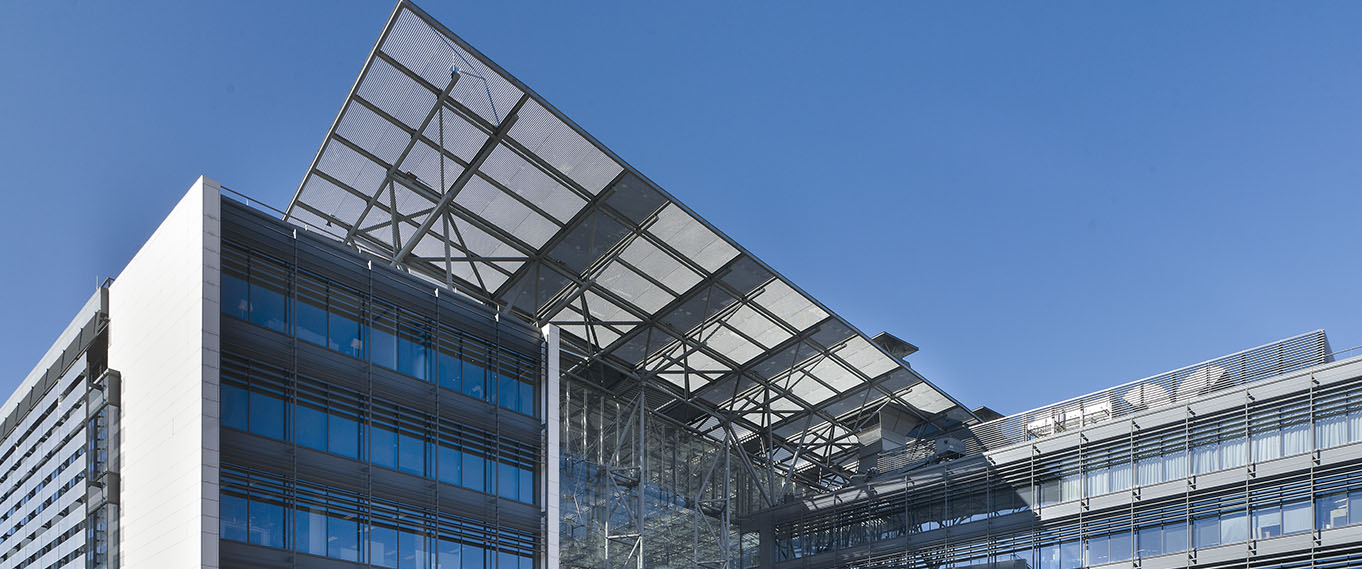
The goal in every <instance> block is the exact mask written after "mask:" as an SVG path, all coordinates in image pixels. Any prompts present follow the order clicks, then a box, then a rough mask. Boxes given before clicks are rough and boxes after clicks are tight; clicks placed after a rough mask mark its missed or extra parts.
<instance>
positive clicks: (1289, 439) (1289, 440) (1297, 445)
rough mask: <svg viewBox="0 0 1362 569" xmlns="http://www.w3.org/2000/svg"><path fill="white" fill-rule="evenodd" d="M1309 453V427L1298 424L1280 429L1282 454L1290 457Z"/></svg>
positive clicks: (1301, 423)
mask: <svg viewBox="0 0 1362 569" xmlns="http://www.w3.org/2000/svg"><path fill="white" fill-rule="evenodd" d="M1309 451H1310V425H1309V424H1308V423H1303V422H1298V423H1295V424H1291V425H1287V426H1285V427H1282V454H1283V455H1284V456H1291V455H1294V454H1301V453H1304V452H1309Z"/></svg>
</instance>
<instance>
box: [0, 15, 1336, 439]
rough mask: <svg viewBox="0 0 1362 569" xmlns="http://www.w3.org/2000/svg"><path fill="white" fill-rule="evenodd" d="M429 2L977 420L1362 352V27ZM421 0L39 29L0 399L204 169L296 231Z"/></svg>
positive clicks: (13, 34) (7, 153) (1255, 18)
mask: <svg viewBox="0 0 1362 569" xmlns="http://www.w3.org/2000/svg"><path fill="white" fill-rule="evenodd" d="M423 7H424V8H425V9H426V10H427V11H429V12H430V13H431V14H433V15H434V16H435V17H437V18H438V19H440V20H441V21H443V22H444V23H446V24H447V25H448V26H449V27H450V28H451V29H453V30H454V31H455V32H456V33H458V34H460V35H461V36H463V37H464V38H465V39H466V40H468V41H469V42H470V43H472V44H473V45H474V46H477V47H478V48H479V49H480V50H481V51H483V52H484V53H485V54H487V55H488V56H490V57H491V58H493V59H494V60H496V61H497V62H498V63H500V64H501V65H502V66H503V67H505V68H506V69H508V70H509V71H510V72H511V73H514V74H516V75H517V76H518V77H519V78H520V79H521V80H523V81H524V82H525V83H526V84H528V85H530V86H531V87H532V88H534V89H535V90H537V91H538V92H539V93H540V94H542V95H543V96H544V97H545V98H547V99H548V100H549V101H551V102H553V103H554V104H555V105H556V106H558V107H559V108H560V109H561V110H562V111H563V112H565V113H566V114H567V115H568V116H570V117H572V118H573V119H574V120H575V121H576V122H578V123H579V124H580V125H582V126H583V127H584V128H585V129H587V130H588V131H590V132H591V133H593V134H594V135H595V136H596V137H597V138H598V139H600V140H601V141H603V142H604V143H605V144H607V145H609V146H610V147H611V148H612V149H613V150H615V151H616V152H617V153H618V154H619V155H620V156H622V157H623V158H624V159H625V160H628V161H629V162H630V163H632V164H633V165H634V166H635V167H637V168H639V169H640V170H641V171H643V172H644V173H646V174H647V175H648V176H649V177H651V178H652V179H653V180H655V181H657V182H658V183H659V184H661V185H662V186H663V187H665V188H667V189H668V190H669V191H670V192H671V193H672V194H674V195H675V196H677V197H678V198H679V199H681V200H682V201H684V202H685V203H687V204H688V205H690V206H691V207H692V208H693V209H695V210H696V211H697V212H699V213H700V214H701V215H703V216H705V217H707V218H708V219H709V220H711V221H712V222H713V223H714V224H715V225H716V226H718V227H719V228H720V229H722V230H723V231H725V232H727V233H728V234H729V235H730V236H732V237H733V238H735V239H736V240H737V241H739V242H740V243H742V244H744V245H745V246H746V247H747V248H748V249H749V250H751V251H752V252H754V253H755V254H757V255H758V256H760V257H762V258H763V259H764V260H766V261H767V262H768V263H769V264H771V265H772V266H773V267H775V268H776V269H777V270H779V271H781V272H782V273H784V274H785V275H786V276H787V277H789V278H790V279H791V280H793V281H794V282H795V283H797V284H799V285H800V286H801V287H802V288H804V289H805V290H806V291H808V292H809V293H811V294H813V295H814V296H815V297H817V298H819V299H820V300H822V301H823V302H824V303H825V304H827V305H828V306H829V307H831V308H832V309H833V310H836V311H838V312H840V313H841V314H842V315H843V316H845V317H846V318H847V319H849V320H850V321H851V322H853V323H854V324H856V325H858V326H859V327H861V328H862V329H863V330H865V331H866V332H869V333H872V334H873V333H875V332H878V331H880V330H888V331H890V332H892V333H894V334H896V335H898V336H900V337H902V338H904V339H906V340H908V341H910V342H913V343H915V344H917V345H918V346H920V347H921V348H922V351H921V352H919V353H918V354H915V355H913V356H911V357H910V359H909V361H910V362H911V363H912V365H913V366H914V367H915V368H917V369H918V370H920V371H922V372H923V373H924V374H925V375H926V376H927V377H929V378H930V379H932V380H933V381H934V382H935V383H937V384H938V385H940V386H941V387H943V388H945V389H946V390H948V391H949V392H951V393H952V394H953V395H955V396H956V397H957V398H959V399H960V400H961V401H962V402H964V403H965V404H966V405H969V406H971V407H973V406H978V405H988V406H991V407H993V408H995V409H998V410H1000V411H1003V412H1005V413H1011V412H1018V411H1022V410H1025V409H1028V408H1031V407H1035V406H1038V405H1041V404H1044V403H1047V402H1051V401H1056V400H1059V399H1063V398H1067V397H1070V396H1074V395H1079V394H1082V393H1086V392H1089V391H1093V390H1096V389H1099V388H1101V387H1104V386H1108V385H1112V384H1115V383H1120V382H1124V381H1128V380H1133V379H1138V378H1140V377H1144V376H1147V375H1151V374H1154V373H1157V372H1160V371H1164V370H1167V369H1171V368H1174V367H1179V366H1182V365H1185V364H1190V363H1195V362H1197V361H1201V360H1204V359H1207V358H1210V357H1213V356H1216V355H1220V354H1223V353H1228V352H1232V351H1236V350H1238V349H1242V348H1247V347H1250V346H1255V345H1258V344H1261V343H1265V342H1269V341H1272V340H1275V339H1279V338H1283V337H1286V336H1290V335H1294V334H1297V333H1300V332H1305V331H1308V330H1313V329H1316V328H1325V329H1327V330H1328V331H1329V332H1330V335H1331V340H1332V343H1333V346H1334V347H1335V348H1345V347H1350V346H1353V345H1357V344H1362V322H1360V321H1359V315H1360V313H1362V294H1359V292H1358V291H1359V288H1360V287H1359V283H1362V268H1359V263H1358V259H1359V257H1360V255H1359V247H1358V244H1359V239H1358V236H1357V233H1358V227H1359V223H1358V220H1359V216H1360V214H1362V192H1359V191H1358V182H1359V180H1362V104H1359V103H1358V101H1362V34H1358V33H1357V30H1358V29H1359V28H1362V4H1358V3H1327V4H1324V3H1320V4H1295V3H1239V2H1236V3H1228V2H1207V3H1175V2H1140V3H1109V2H1107V3H1051V2H1046V3H938V4H927V3H897V2H896V3H857V4H855V5H854V6H852V7H841V6H835V5H834V4H831V3H793V4H791V3H774V2H753V3H731V4H730V3H719V2H699V3H671V4H664V3H634V2H616V3H600V4H587V3H582V2H571V3H566V2H564V3H544V4H537V3H536V4H511V3H491V2H478V3H473V2H441V3H437V2H426V3H425V4H424V5H423ZM391 8H392V6H391V4H388V3H386V2H374V3H352V4H341V3H333V2H314V3H304V2H271V3H266V2H234V3H218V4H216V5H183V4H180V3H169V2H166V3H153V2H138V3H112V2H104V3H101V2H19V3H9V4H7V5H6V8H5V10H6V15H5V17H3V18H0V77H4V79H5V81H4V85H5V88H3V89H0V109H3V112H0V172H3V174H2V176H3V177H0V184H3V187H4V188H5V189H4V195H5V196H6V198H7V199H8V204H9V207H8V208H7V215H6V216H5V217H6V219H5V223H3V224H0V242H2V243H5V244H6V245H7V246H5V247H3V248H0V266H3V267H5V269H4V270H3V271H0V295H3V297H4V298H7V299H9V302H8V303H6V304H7V310H6V311H5V314H4V321H5V323H6V325H5V326H0V391H4V392H5V393H8V392H9V391H10V390H12V389H13V387H14V386H16V385H17V384H18V382H19V381H20V380H21V379H22V378H23V376H24V375H25V374H26V373H27V372H28V370H29V369H30V368H31V367H32V366H33V364H34V363H35V362H36V361H37V359H38V357H39V356H40V355H41V354H42V353H43V352H44V351H45V350H46V348H47V347H48V346H49V344H50V343H51V342H52V341H53V340H54V339H55V337H56V335H57V334H58V333H59V332H60V330H61V329H62V328H63V327H64V326H65V325H66V323H67V322H68V321H69V319H70V317H71V315H72V314H74V312H75V310H76V309H77V308H79V306H80V305H81V304H82V303H83V302H84V301H85V299H87V298H88V297H89V295H90V294H91V293H92V292H93V290H94V287H95V285H96V283H98V282H99V281H100V280H102V279H103V278H104V277H107V276H111V275H115V274H117V272H118V270H119V269H120V268H121V267H122V266H123V265H124V264H125V263H126V262H127V260H128V259H129V258H130V257H131V256H132V254H133V253H134V252H135V251H136V249H137V247H138V246H139V245H140V244H141V243H142V241H143V240H145V239H146V238H147V237H148V236H149V235H150V234H151V232H152V230H153V229H154V228H155V226H156V224H157V223H158V222H159V220H160V219H161V218H162V217H163V216H164V215H165V214H166V213H168V212H169V210H170V208H171V206H172V205H173V204H174V202H175V200H176V198H177V197H178V196H180V195H181V194H182V193H183V192H184V191H185V190H186V189H187V187H188V186H189V184H190V183H192V182H193V180H194V179H195V178H196V177H197V176H199V175H200V174H206V175H208V176H210V177H213V178H216V179H218V180H219V181H221V182H222V183H223V184H225V185H227V186H229V187H231V188H233V189H236V190H239V191H241V192H244V193H246V194H248V195H251V196H253V197H255V198H256V199H259V200H261V201H264V202H266V203H269V204H272V205H275V206H276V207H281V208H282V207H283V206H285V205H286V204H287V202H288V200H289V198H290V197H291V196H292V194H293V191H294V190H295V189H296V188H297V184H298V182H299V181H300V178H301V176H302V175H303V172H304V170H305V169H306V167H307V165H308V163H309V161H310V160H311V158H312V156H313V153H314V152H315V151H316V148H317V146H318V144H319V143H320V142H321V140H322V138H323V136H324V135H325V133H326V130H327V128H328V127H329V126H330V124H331V121H332V119H333V118H334V117H335V114H336V112H337V111H338V109H339V107H340V104H341V102H342V101H343V99H344V97H345V94H346V92H347V90H348V89H349V87H350V85H351V83H352V82H353V81H354V78H355V76H356V75H357V74H358V72H359V68H360V65H361V64H362V63H363V60H364V57H365V55H366V54H367V53H368V51H369V49H370V47H371V46H372V44H373V42H374V40H375V38H376V37H377V35H378V32H379V31H380V29H381V27H382V25H383V23H384V21H385V19H386V17H387V15H388V13H389V11H390V10H391ZM130 380H134V378H130Z"/></svg>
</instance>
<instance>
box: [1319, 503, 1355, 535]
mask: <svg viewBox="0 0 1362 569" xmlns="http://www.w3.org/2000/svg"><path fill="white" fill-rule="evenodd" d="M1346 525H1348V495H1347V494H1334V495H1331V496H1320V497H1319V498H1316V499H1315V529H1320V530H1326V529H1334V528H1338V527H1343V526H1346Z"/></svg>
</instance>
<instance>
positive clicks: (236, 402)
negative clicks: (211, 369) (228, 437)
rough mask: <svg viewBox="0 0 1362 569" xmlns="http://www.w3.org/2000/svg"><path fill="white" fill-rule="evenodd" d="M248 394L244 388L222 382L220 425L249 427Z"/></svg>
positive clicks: (236, 427) (235, 427) (243, 428)
mask: <svg viewBox="0 0 1362 569" xmlns="http://www.w3.org/2000/svg"><path fill="white" fill-rule="evenodd" d="M249 400H250V396H249V395H247V394H246V390H245V389H242V388H240V387H236V386H234V385H228V384H225V383H224V384H222V426H224V427H231V428H233V429H240V430H243V431H245V430H247V429H249V427H250V422H249V421H250V419H249V417H250V403H248V401H249Z"/></svg>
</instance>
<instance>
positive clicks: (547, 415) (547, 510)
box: [539, 324, 563, 569]
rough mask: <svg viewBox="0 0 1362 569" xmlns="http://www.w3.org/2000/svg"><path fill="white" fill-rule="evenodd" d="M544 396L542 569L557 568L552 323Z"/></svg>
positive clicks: (557, 436)
mask: <svg viewBox="0 0 1362 569" xmlns="http://www.w3.org/2000/svg"><path fill="white" fill-rule="evenodd" d="M543 333H544V349H545V354H544V370H545V374H544V382H543V386H544V387H543V390H544V397H543V398H541V401H543V402H544V403H543V408H542V409H541V413H540V416H541V417H543V418H544V474H543V480H544V482H543V483H542V484H541V485H540V488H541V489H542V493H543V502H541V503H542V504H544V507H543V516H544V554H543V560H542V561H541V562H540V565H539V566H540V567H541V568H542V569H558V565H559V561H558V555H559V550H558V545H559V539H560V536H559V531H560V530H561V522H560V520H561V512H560V505H559V499H560V498H561V496H562V493H561V491H560V479H559V468H560V467H561V465H562V432H561V429H562V424H563V422H562V418H561V416H560V414H561V413H562V405H561V403H560V401H559V398H560V397H561V396H562V391H561V385H560V381H561V377H562V372H561V371H560V369H559V366H560V363H559V348H558V327H557V326H554V325H553V324H549V325H547V326H544V330H543Z"/></svg>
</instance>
